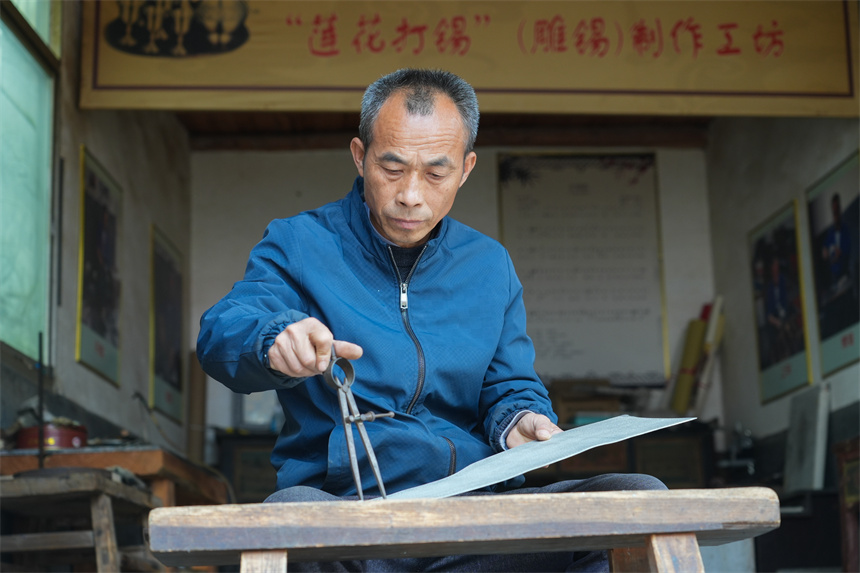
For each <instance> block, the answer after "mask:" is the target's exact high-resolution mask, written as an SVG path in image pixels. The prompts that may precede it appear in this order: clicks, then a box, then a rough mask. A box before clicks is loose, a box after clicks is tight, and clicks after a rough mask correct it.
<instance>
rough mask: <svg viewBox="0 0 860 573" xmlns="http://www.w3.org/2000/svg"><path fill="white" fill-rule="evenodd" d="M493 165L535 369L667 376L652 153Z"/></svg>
mask: <svg viewBox="0 0 860 573" xmlns="http://www.w3.org/2000/svg"><path fill="white" fill-rule="evenodd" d="M498 169H499V190H500V213H501V219H502V220H501V231H502V238H503V242H504V243H505V246H506V247H507V249H508V251H509V252H510V254H511V258H512V259H513V262H514V267H515V268H516V272H517V276H518V277H519V279H520V281H521V282H522V284H523V288H524V299H525V304H526V312H527V320H528V333H529V336H530V337H531V338H532V340H533V341H534V344H535V349H536V351H537V359H536V362H535V368H536V369H537V372H538V374H540V375H541V376H542V377H543V378H544V379H545V380H551V379H553V378H592V379H593V378H601V379H608V380H609V381H610V382H611V383H612V384H615V385H619V386H657V385H663V384H665V382H666V380H667V379H668V376H669V370H670V362H669V356H668V344H667V343H666V337H667V333H666V328H665V320H664V316H663V314H664V313H663V308H664V306H663V287H662V274H663V273H662V267H661V255H660V241H659V222H658V211H657V181H656V179H657V176H656V164H655V160H654V155H653V154H617V155H614V154H613V155H583V154H579V155H571V154H501V155H500V156H499V166H498Z"/></svg>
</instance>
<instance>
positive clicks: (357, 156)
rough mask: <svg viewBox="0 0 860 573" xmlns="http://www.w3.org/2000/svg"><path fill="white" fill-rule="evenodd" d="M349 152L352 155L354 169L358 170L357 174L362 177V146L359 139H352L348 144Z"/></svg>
mask: <svg viewBox="0 0 860 573" xmlns="http://www.w3.org/2000/svg"><path fill="white" fill-rule="evenodd" d="M349 151H350V152H351V153H352V160H353V162H354V163H355V168H356V169H358V174H359V175H360V176H362V177H364V151H365V150H364V144H363V143H362V142H361V140H360V139H359V138H357V137H353V138H352V141H350V142H349Z"/></svg>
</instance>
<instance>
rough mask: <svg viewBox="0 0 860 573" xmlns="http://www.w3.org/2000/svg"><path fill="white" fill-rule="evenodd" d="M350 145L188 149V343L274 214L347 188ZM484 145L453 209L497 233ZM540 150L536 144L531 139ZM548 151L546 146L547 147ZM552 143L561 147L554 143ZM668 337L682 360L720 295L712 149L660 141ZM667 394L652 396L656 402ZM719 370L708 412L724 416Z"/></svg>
mask: <svg viewBox="0 0 860 573" xmlns="http://www.w3.org/2000/svg"><path fill="white" fill-rule="evenodd" d="M347 143H348V142H344V149H343V151H317V152H301V153H288V152H199V153H192V156H191V190H192V191H191V195H192V238H191V251H192V262H191V276H192V278H193V283H192V285H191V300H192V303H191V308H192V328H191V329H190V332H189V335H190V340H189V345H190V348H194V346H195V341H196V337H197V333H198V331H199V317H200V315H201V314H202V313H203V311H205V310H206V309H207V308H209V306H211V305H212V304H214V303H215V302H217V300H218V299H219V298H220V297H221V296H223V295H224V294H225V293H226V292H227V291H229V289H230V288H231V286H232V285H233V283H234V282H235V281H236V280H238V279H240V278H241V277H242V274H243V272H244V268H245V263H246V262H247V257H248V252H249V251H250V249H251V247H253V245H254V244H255V243H256V242H257V241H258V240H259V239H260V237H261V236H262V233H263V230H264V229H265V227H266V225H267V224H268V222H269V221H270V220H271V219H273V218H276V217H287V216H290V215H293V214H295V213H298V212H300V211H303V210H306V209H310V208H313V207H316V206H318V205H321V204H323V203H326V202H328V201H332V200H335V199H339V198H341V197H342V196H343V195H345V194H346V193H347V192H348V191H349V189H350V187H351V184H352V181H353V179H354V177H355V175H356V173H355V167H354V166H353V163H352V160H351V158H350V156H349V152H348V151H347V149H346V147H347ZM500 151H515V150H512V149H510V148H506V149H504V150H502V149H500V148H478V149H477V153H478V162H477V165H476V167H475V169H474V171H473V172H472V174H471V176H470V177H469V180H468V181H467V182H466V184H465V185H464V187H463V188H462V189H461V190H460V192H459V194H458V197H457V200H456V201H455V203H454V208H453V209H452V211H451V216H452V217H454V218H456V219H458V220H460V221H462V222H463V223H465V224H467V225H470V226H472V227H474V228H476V229H478V230H479V231H481V232H483V233H485V234H487V235H489V236H491V237H493V238H496V239H498V236H499V212H498V184H497V179H496V174H497V160H496V157H497V154H498V153H499V152H500ZM528 151H529V152H534V151H535V150H534V149H529V150H528ZM548 151H549V150H548ZM551 151H559V149H557V148H554V149H552V150H551ZM565 151H569V152H600V151H602V152H607V153H613V152H619V153H627V152H631V151H634V152H643V151H655V150H653V149H651V150H648V149H629V148H625V149H602V150H601V149H567V150H565ZM656 154H657V169H658V179H659V187H660V197H659V202H660V217H661V232H662V237H661V239H662V246H663V259H664V281H665V282H664V286H665V297H666V300H665V303H666V323H667V327H668V340H669V343H668V347H669V351H670V355H671V359H672V371H673V372H675V371H676V370H677V360H678V356H679V355H680V353H681V349H682V346H683V341H684V336H685V333H686V328H687V322H688V321H689V320H690V319H692V318H695V317H697V316H698V314H699V311H700V310H701V306H702V304H704V303H707V302H710V301H711V300H712V299H713V297H714V287H713V285H714V280H713V272H712V263H711V240H710V228H709V220H708V211H707V196H708V194H707V188H706V179H705V177H706V174H705V171H706V170H705V155H704V152H703V151H701V150H668V149H659V150H656ZM231 396H232V394H231V392H230V391H229V390H227V389H226V388H225V387H223V386H221V385H220V384H218V383H216V382H214V381H211V380H210V383H209V385H208V386H207V403H208V404H207V423H208V424H210V425H214V426H219V427H227V426H230V425H231V423H232V420H231V415H230V404H231ZM659 402H660V396H659V395H657V396H652V403H654V404H657V403H659ZM721 405H722V400H721V392H720V382H719V372H716V376H715V384H714V388H713V390H712V392H711V393H710V394H709V398H708V400H707V402H706V405H705V411H704V414H703V416H702V418H703V419H706V420H707V419H712V418H714V417H721V416H722V408H721Z"/></svg>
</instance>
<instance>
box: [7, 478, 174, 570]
mask: <svg viewBox="0 0 860 573" xmlns="http://www.w3.org/2000/svg"><path fill="white" fill-rule="evenodd" d="M117 479H118V478H117ZM157 505H160V503H159V501H158V500H156V499H154V498H153V496H152V494H151V493H150V492H149V491H144V490H141V489H138V488H136V487H133V486H130V485H126V484H123V483H121V482H119V481H117V480H115V479H114V476H113V475H112V474H111V472H108V471H107V470H100V469H92V468H47V469H43V470H34V471H29V472H23V473H22V474H19V475H17V476H14V477H13V476H4V477H3V478H2V479H0V508H2V510H3V512H4V513H5V514H8V517H9V518H10V525H15V526H17V527H15V529H17V528H19V527H20V528H23V529H25V530H27V531H28V532H26V533H18V532H12V531H10V532H8V533H7V532H4V534H3V535H2V536H0V553H7V554H24V555H23V556H21V558H22V559H25V560H26V561H28V562H30V563H31V564H34V563H35V564H38V565H40V566H44V564H45V563H50V562H55V563H63V564H67V565H68V564H74V563H76V562H79V561H81V560H83V563H84V564H88V562H89V561H91V560H94V561H95V569H96V570H97V571H107V572H114V571H119V570H120V568H121V567H122V566H124V565H125V566H126V567H135V568H137V570H145V571H148V570H155V569H157V568H158V567H159V565H158V563H155V562H154V561H152V560H151V559H148V556H147V552H146V551H145V549H146V548H145V547H144V546H136V547H132V548H120V547H118V545H117V537H116V530H115V526H116V524H117V522H119V521H121V522H123V523H131V524H133V525H134V526H135V527H136V528H138V529H139V530H142V529H145V526H146V517H147V515H148V513H149V510H150V509H152V508H153V507H156V506H157ZM78 522H81V523H83V524H86V527H85V528H83V529H81V528H80V527H77V526H75V525H76V524H78ZM141 537H143V535H141ZM93 552H94V553H93ZM87 554H88V555H90V557H87V556H85V555H87ZM79 564H80V563H79ZM16 566H17V565H13V566H12V567H16ZM34 570H40V569H34Z"/></svg>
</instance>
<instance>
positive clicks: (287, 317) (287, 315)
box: [257, 310, 308, 387]
mask: <svg viewBox="0 0 860 573" xmlns="http://www.w3.org/2000/svg"><path fill="white" fill-rule="evenodd" d="M307 317H308V315H306V314H304V313H302V312H299V311H297V310H289V311H287V312H282V313H280V314H278V315H277V316H276V317H275V318H274V319H272V320H271V321H269V322H268V323H267V324H266V325H265V326H264V327H263V328H262V330H261V332H260V337H259V338H258V340H259V341H260V346H259V348H257V356H258V358H259V359H260V363H261V364H262V365H263V366H264V367H265V368H266V370H268V371H269V372H270V373H271V374H272V375H273V376H277V377H278V378H281V379H283V380H284V382H287V381H289V382H288V383H286V384H285V386H287V387H291V386H295V385H296V384H299V383H301V382H304V381H305V380H306V379H307V378H291V377H290V376H287V375H286V374H284V373H283V372H278V371H277V370H273V369H272V368H271V367H270V366H269V349H270V348H272V345H273V344H274V343H275V339H276V338H277V337H278V335H279V334H280V333H281V332H283V331H284V329H285V328H286V327H288V326H289V325H291V324H293V323H295V322H298V321H300V320H304V319H305V318H307Z"/></svg>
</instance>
